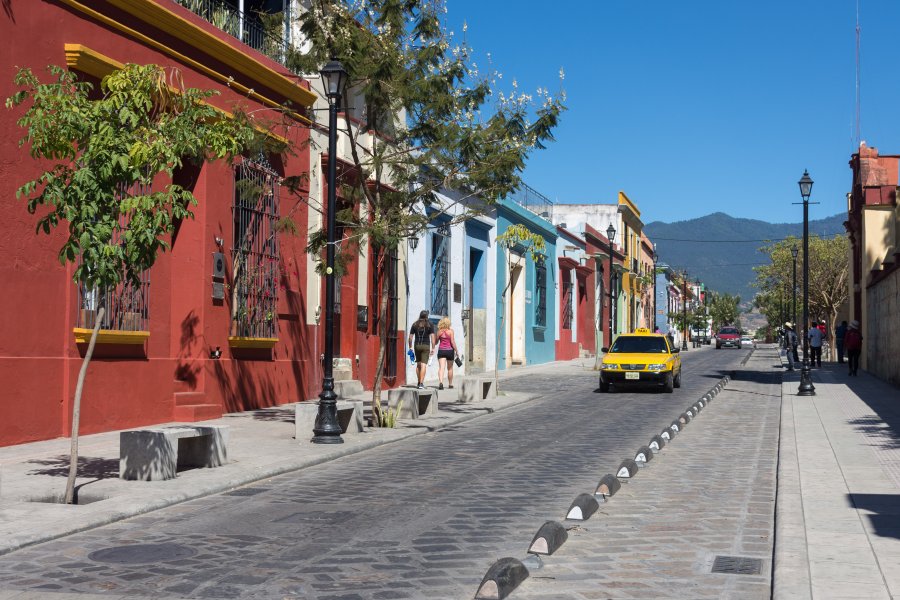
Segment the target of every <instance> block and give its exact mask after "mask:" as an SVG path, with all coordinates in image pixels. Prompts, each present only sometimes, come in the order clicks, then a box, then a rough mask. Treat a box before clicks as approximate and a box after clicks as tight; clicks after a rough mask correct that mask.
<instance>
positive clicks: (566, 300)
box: [561, 281, 574, 329]
mask: <svg viewBox="0 0 900 600" xmlns="http://www.w3.org/2000/svg"><path fill="white" fill-rule="evenodd" d="M572 288H573V286H572V282H571V281H566V282H564V283H563V290H562V300H561V303H562V328H563V329H572V316H573V313H574V309H573V307H572V300H573V298H572Z"/></svg>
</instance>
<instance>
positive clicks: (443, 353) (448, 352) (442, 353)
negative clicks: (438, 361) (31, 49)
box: [437, 348, 456, 360]
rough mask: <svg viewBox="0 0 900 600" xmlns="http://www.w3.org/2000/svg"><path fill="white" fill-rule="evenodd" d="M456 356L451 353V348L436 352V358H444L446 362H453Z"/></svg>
mask: <svg viewBox="0 0 900 600" xmlns="http://www.w3.org/2000/svg"><path fill="white" fill-rule="evenodd" d="M454 356H456V353H455V352H454V351H453V348H443V349H440V350H438V352H437V357H438V358H446V359H447V360H453V357H454Z"/></svg>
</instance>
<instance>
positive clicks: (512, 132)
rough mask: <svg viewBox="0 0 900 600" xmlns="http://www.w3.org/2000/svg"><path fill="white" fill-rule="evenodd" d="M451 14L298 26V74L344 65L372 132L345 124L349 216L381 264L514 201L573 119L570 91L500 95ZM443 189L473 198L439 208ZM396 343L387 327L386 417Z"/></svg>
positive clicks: (316, 249) (369, 15) (390, 10)
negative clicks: (459, 37) (417, 240)
mask: <svg viewBox="0 0 900 600" xmlns="http://www.w3.org/2000/svg"><path fill="white" fill-rule="evenodd" d="M444 12H445V10H444V4H443V1H442V0H405V1H404V2H395V1H384V0H358V1H352V2H351V1H350V0H311V1H310V3H309V6H308V8H307V10H305V11H303V12H301V13H300V15H299V16H298V20H299V27H300V30H301V32H302V35H303V37H304V38H305V40H306V41H307V42H308V44H306V46H305V47H306V48H308V51H306V52H305V53H300V52H294V53H292V54H291V56H290V61H289V64H291V65H292V67H293V68H294V69H295V70H297V71H298V72H303V73H316V72H318V71H319V69H320V67H321V66H322V65H323V64H325V63H326V62H327V61H329V60H331V59H337V60H339V61H340V62H341V64H342V65H343V66H344V68H345V69H346V70H347V72H348V76H349V84H348V90H349V92H348V94H347V95H348V97H349V99H350V102H354V103H359V104H364V106H365V116H364V119H365V122H364V123H362V125H357V123H356V122H354V120H352V119H345V123H346V127H345V129H344V130H343V131H342V135H343V136H345V137H346V140H347V141H348V142H349V143H348V144H347V147H348V148H349V154H350V158H351V161H352V163H353V167H354V177H353V178H352V181H349V182H347V181H345V189H347V193H345V196H346V197H349V198H350V199H352V200H353V202H354V203H358V204H359V210H350V211H345V212H344V213H343V214H341V215H339V216H340V218H341V219H342V225H343V229H344V232H345V236H346V237H347V238H351V239H354V240H357V241H361V240H368V243H369V244H370V245H371V246H372V247H373V249H374V250H375V251H376V252H380V253H381V255H383V254H386V253H387V252H389V251H391V250H394V249H396V248H397V247H398V245H399V244H400V242H401V241H403V240H405V239H407V238H409V237H411V236H418V235H421V233H422V232H423V231H424V230H425V228H426V227H427V225H428V223H429V222H430V221H432V220H433V219H434V218H435V217H436V216H439V215H441V214H453V215H454V216H453V217H452V219H451V221H450V224H453V223H455V222H460V221H461V220H464V219H466V218H469V217H470V216H472V214H474V213H477V212H479V211H483V210H484V208H485V207H486V206H488V205H490V204H491V203H493V202H496V201H497V200H498V199H500V198H503V197H504V196H506V195H507V194H509V193H510V192H512V191H514V190H515V189H516V188H517V187H518V186H519V185H520V183H521V181H520V173H521V171H522V169H523V168H524V166H525V161H526V159H527V158H528V156H529V155H530V153H531V152H532V151H533V150H535V149H540V148H543V147H544V144H545V143H546V142H548V141H550V140H552V139H553V135H552V132H553V129H554V127H555V126H556V124H557V121H558V118H559V115H560V113H561V112H562V111H563V110H564V107H563V104H562V102H563V94H562V92H559V93H558V94H551V93H550V92H549V91H547V90H545V89H543V88H542V89H539V90H538V91H537V94H536V96H537V98H538V100H539V102H535V101H534V99H533V97H532V96H531V95H529V94H524V93H520V92H518V91H517V90H516V82H515V81H513V82H512V84H511V85H512V88H513V91H512V93H509V94H506V93H503V92H500V91H497V92H495V91H494V88H495V86H496V85H497V81H498V79H499V77H500V75H499V74H496V73H487V74H484V73H481V72H479V70H478V68H477V66H476V64H475V63H474V61H473V60H472V58H471V54H472V53H471V50H470V48H469V47H468V46H467V45H466V44H465V43H462V44H456V43H455V42H454V39H453V34H452V33H449V32H447V30H446V27H445V25H444V23H443V21H442V19H443V15H444ZM561 75H562V73H561ZM361 112H362V111H360V113H361ZM441 189H453V190H457V191H464V192H465V193H463V194H461V195H460V197H459V198H457V199H454V200H453V201H452V202H449V203H438V202H437V201H436V197H435V194H436V193H437V192H438V191H439V190H441ZM425 206H427V207H428V208H429V210H423V207H425ZM460 206H465V207H466V208H465V209H464V210H462V211H458V209H459V207H460ZM336 216H338V215H336ZM326 241H327V240H326V239H325V236H324V235H323V234H322V233H321V232H319V234H318V235H316V234H313V235H312V236H311V239H310V242H311V243H310V246H309V251H310V252H312V253H315V254H319V253H320V252H321V250H322V248H323V247H324V244H325V243H326ZM381 287H382V290H381V294H380V297H379V306H378V317H377V318H378V322H381V323H385V322H386V314H387V307H388V296H387V289H388V286H381ZM386 342H387V331H386V329H385V328H384V327H382V328H380V329H379V352H378V359H377V363H376V374H375V381H374V385H373V388H374V390H373V395H372V408H373V411H374V412H375V413H376V416H377V413H378V411H379V409H380V403H381V400H380V398H381V381H382V374H383V370H384V356H385V345H386ZM376 420H377V419H376Z"/></svg>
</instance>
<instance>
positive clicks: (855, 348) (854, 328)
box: [844, 320, 862, 376]
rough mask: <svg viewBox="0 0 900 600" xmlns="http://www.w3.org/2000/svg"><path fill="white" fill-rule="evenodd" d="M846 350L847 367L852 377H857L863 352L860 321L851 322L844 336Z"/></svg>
mask: <svg viewBox="0 0 900 600" xmlns="http://www.w3.org/2000/svg"><path fill="white" fill-rule="evenodd" d="M844 348H846V350H847V362H848V363H849V364H848V365H847V366H849V367H850V375H851V376H856V372H857V371H858V370H859V355H860V353H861V352H862V334H861V333H860V332H859V321H856V320H853V321H850V328H849V329H848V330H847V333H846V334H845V335H844Z"/></svg>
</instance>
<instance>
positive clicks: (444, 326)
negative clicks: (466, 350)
mask: <svg viewBox="0 0 900 600" xmlns="http://www.w3.org/2000/svg"><path fill="white" fill-rule="evenodd" d="M437 340H438V341H437V343H438V349H437V359H438V389H439V390H442V389H444V371H447V385H448V386H449V387H450V389H451V390H452V389H453V359H454V358H456V339H455V338H454V337H453V330H452V329H450V319H449V318H448V317H444V318H443V319H441V320H440V321H438V334H437Z"/></svg>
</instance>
